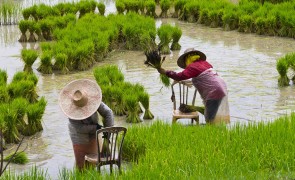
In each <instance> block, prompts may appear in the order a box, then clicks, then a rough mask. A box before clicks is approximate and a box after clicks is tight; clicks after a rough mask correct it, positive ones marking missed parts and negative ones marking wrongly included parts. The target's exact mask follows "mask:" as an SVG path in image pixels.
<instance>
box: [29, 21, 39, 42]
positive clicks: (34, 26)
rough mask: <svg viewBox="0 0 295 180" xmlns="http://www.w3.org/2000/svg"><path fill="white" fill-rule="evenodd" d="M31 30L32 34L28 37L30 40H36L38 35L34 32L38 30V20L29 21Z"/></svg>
mask: <svg viewBox="0 0 295 180" xmlns="http://www.w3.org/2000/svg"><path fill="white" fill-rule="evenodd" d="M28 29H29V32H30V36H29V39H28V42H36V41H37V40H36V37H35V35H34V32H35V31H36V22H35V21H29V27H28Z"/></svg>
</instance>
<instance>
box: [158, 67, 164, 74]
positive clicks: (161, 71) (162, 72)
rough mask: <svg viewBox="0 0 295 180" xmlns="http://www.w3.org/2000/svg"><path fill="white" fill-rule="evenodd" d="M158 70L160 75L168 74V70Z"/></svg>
mask: <svg viewBox="0 0 295 180" xmlns="http://www.w3.org/2000/svg"><path fill="white" fill-rule="evenodd" d="M157 70H158V72H159V73H160V74H166V70H165V69H163V68H158V69H157Z"/></svg>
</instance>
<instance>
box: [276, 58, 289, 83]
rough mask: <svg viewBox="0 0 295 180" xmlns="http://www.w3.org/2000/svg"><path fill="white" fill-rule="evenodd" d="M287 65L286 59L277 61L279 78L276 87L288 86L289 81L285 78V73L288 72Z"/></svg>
mask: <svg viewBox="0 0 295 180" xmlns="http://www.w3.org/2000/svg"><path fill="white" fill-rule="evenodd" d="M288 68H289V65H288V62H287V61H286V58H285V57H283V58H280V59H279V60H278V61H277V71H278V73H279V74H280V77H279V79H278V85H279V86H288V85H289V82H290V79H289V78H288V76H287V71H288Z"/></svg>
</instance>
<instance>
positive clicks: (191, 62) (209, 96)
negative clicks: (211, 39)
mask: <svg viewBox="0 0 295 180" xmlns="http://www.w3.org/2000/svg"><path fill="white" fill-rule="evenodd" d="M177 65H178V66H179V67H181V68H183V69H184V70H183V71H182V72H179V73H176V72H174V71H169V70H167V71H166V70H165V69H163V68H158V69H157V70H158V72H159V73H161V74H165V75H166V76H168V77H169V78H172V79H174V80H176V81H181V80H186V79H190V78H192V82H193V84H194V86H195V87H196V89H197V90H198V92H199V93H200V95H201V98H202V100H203V103H204V106H205V114H204V115H205V120H206V122H207V123H219V122H226V123H229V108H228V100H227V88H226V84H225V82H224V81H223V79H222V78H221V77H220V76H218V74H217V73H216V72H214V71H213V70H212V68H213V67H212V65H211V64H209V63H208V62H207V61H206V55H205V54H204V53H202V52H201V51H198V50H195V49H194V48H189V49H187V50H185V51H184V53H183V54H182V55H181V56H180V57H179V58H178V60H177Z"/></svg>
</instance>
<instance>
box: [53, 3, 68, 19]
mask: <svg viewBox="0 0 295 180" xmlns="http://www.w3.org/2000/svg"><path fill="white" fill-rule="evenodd" d="M65 6H66V5H65V3H58V4H56V5H55V6H53V8H55V9H57V10H58V11H59V13H60V15H61V16H63V15H64V14H65Z"/></svg>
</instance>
